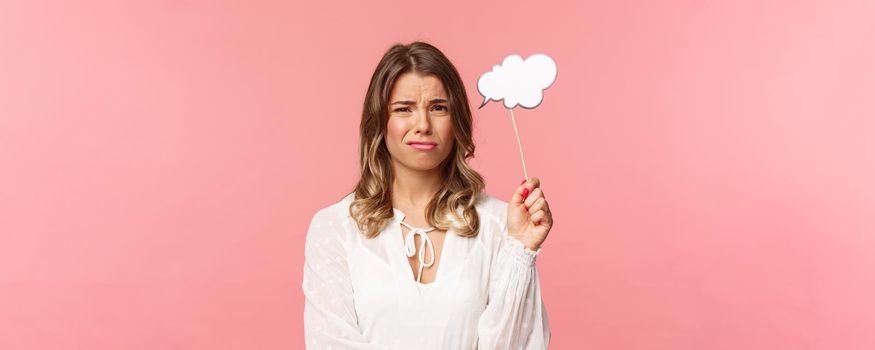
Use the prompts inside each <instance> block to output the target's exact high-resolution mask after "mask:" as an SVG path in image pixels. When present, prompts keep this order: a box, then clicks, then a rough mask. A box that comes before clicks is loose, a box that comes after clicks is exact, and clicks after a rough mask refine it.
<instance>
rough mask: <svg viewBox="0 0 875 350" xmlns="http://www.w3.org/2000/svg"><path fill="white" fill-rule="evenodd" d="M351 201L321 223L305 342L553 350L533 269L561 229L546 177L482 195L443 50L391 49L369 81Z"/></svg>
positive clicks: (460, 91) (307, 283)
mask: <svg viewBox="0 0 875 350" xmlns="http://www.w3.org/2000/svg"><path fill="white" fill-rule="evenodd" d="M360 136H361V144H360V155H361V178H360V179H359V181H358V184H357V185H356V187H355V190H354V191H353V192H351V193H349V194H348V195H346V196H345V197H343V198H342V199H341V200H340V201H339V202H337V203H335V204H332V205H330V206H328V207H326V208H323V209H321V210H319V211H318V212H316V214H315V215H314V216H313V218H312V221H311V223H310V227H309V230H308V232H307V237H306V244H305V248H304V257H305V263H304V279H303V283H302V288H303V291H304V296H305V299H306V302H305V305H304V333H305V341H306V345H307V348H314V349H316V348H318V349H475V348H479V349H545V348H546V347H547V345H548V343H549V340H550V328H549V324H548V320H547V313H546V309H545V307H544V304H543V303H542V300H541V293H540V287H539V282H538V271H537V269H536V268H535V258H536V256H537V255H538V254H539V253H540V251H541V244H542V243H543V242H544V240H545V239H546V237H547V234H548V232H549V231H550V228H551V227H552V226H553V218H552V214H551V212H550V207H549V206H548V205H547V201H546V199H545V196H544V193H543V192H542V190H541V188H540V181H539V180H538V178H531V179H529V180H528V181H527V182H526V181H523V183H521V184H520V186H519V187H518V188H517V189H516V190H515V191H514V193H513V195H512V197H511V199H510V202H505V201H502V200H500V199H497V198H495V197H492V196H490V195H488V194H487V193H485V192H484V191H483V188H484V186H485V184H484V181H483V178H482V177H481V176H480V175H479V174H478V173H477V172H476V171H474V170H473V169H472V168H471V167H470V166H469V165H468V163H467V160H468V159H469V158H471V157H473V156H474V143H473V140H472V118H471V110H470V108H469V105H468V99H467V95H466V92H465V87H464V86H463V84H462V80H461V78H460V77H459V73H458V72H457V71H456V69H455V67H454V66H453V65H452V63H450V61H449V60H448V59H447V58H446V57H445V56H444V54H443V53H441V52H440V51H439V50H438V49H437V48H435V47H434V46H431V45H429V44H426V43H422V42H414V43H411V44H409V45H400V44H399V45H395V46H393V47H392V48H390V49H389V51H388V52H386V54H385V55H384V56H383V58H382V60H380V63H379V64H378V66H377V69H376V71H375V72H374V74H373V76H372V77H371V82H370V86H369V87H368V91H367V94H366V96H365V103H364V111H363V112H362V120H361V125H360Z"/></svg>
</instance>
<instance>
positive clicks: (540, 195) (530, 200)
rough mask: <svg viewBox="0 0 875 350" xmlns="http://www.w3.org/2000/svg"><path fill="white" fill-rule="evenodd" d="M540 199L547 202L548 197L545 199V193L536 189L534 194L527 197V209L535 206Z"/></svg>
mask: <svg viewBox="0 0 875 350" xmlns="http://www.w3.org/2000/svg"><path fill="white" fill-rule="evenodd" d="M538 198H544V199H545V200H546V199H547V198H546V197H544V191H543V190H541V189H540V188H536V189H535V190H534V191H532V193H529V196H528V197H526V202H525V203H526V208H531V207H532V205H533V204H535V201H537V200H538Z"/></svg>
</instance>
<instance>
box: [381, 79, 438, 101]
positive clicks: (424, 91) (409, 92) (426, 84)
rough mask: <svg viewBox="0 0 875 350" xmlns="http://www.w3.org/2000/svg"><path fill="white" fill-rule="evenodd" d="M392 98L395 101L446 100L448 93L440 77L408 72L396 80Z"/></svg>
mask: <svg viewBox="0 0 875 350" xmlns="http://www.w3.org/2000/svg"><path fill="white" fill-rule="evenodd" d="M390 97H391V99H392V100H393V101H394V100H395V99H414V98H415V99H422V98H432V97H441V98H446V91H444V84H443V82H441V80H440V79H439V78H438V77H436V76H434V75H430V74H429V75H424V74H418V73H412V72H408V73H404V74H402V75H401V76H399V77H398V79H396V80H395V84H394V85H393V86H392V93H391V94H390Z"/></svg>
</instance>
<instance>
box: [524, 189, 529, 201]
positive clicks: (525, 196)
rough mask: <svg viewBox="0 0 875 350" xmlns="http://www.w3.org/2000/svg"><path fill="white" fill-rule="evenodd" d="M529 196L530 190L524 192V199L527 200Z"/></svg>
mask: <svg viewBox="0 0 875 350" xmlns="http://www.w3.org/2000/svg"><path fill="white" fill-rule="evenodd" d="M528 196H529V189H528V188H527V189H524V190H523V199H526V198H527V197H528Z"/></svg>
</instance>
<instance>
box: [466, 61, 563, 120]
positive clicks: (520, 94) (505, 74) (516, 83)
mask: <svg viewBox="0 0 875 350" xmlns="http://www.w3.org/2000/svg"><path fill="white" fill-rule="evenodd" d="M555 80H556V62H554V61H553V59H552V58H550V56H547V55H545V54H540V53H539V54H534V55H531V56H529V57H528V58H526V59H525V60H523V58H522V57H520V56H519V55H516V54H514V55H510V56H507V57H505V58H504V60H503V61H502V62H501V64H500V65H496V66H494V67H492V71H490V72H486V73H483V75H481V76H480V80H478V81H477V90H478V91H480V95H483V103H482V104H481V105H480V107H479V108H483V106H485V105H486V103H488V102H489V101H490V100H492V101H501V100H504V107H505V108H508V109H510V108H514V107H516V106H517V105H519V106H522V107H523V108H535V107H537V106H538V105H539V104H541V100H543V99H544V92H543V91H544V89H546V88H548V87H550V85H553V81H555Z"/></svg>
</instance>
